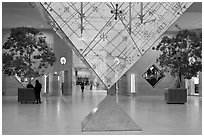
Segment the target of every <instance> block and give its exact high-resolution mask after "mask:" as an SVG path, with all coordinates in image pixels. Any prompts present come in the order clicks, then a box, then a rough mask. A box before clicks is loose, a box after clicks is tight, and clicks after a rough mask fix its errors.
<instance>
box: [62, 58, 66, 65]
mask: <svg viewBox="0 0 204 137" xmlns="http://www.w3.org/2000/svg"><path fill="white" fill-rule="evenodd" d="M66 62H67V60H66V58H65V57H61V58H60V63H61V64H62V65H64V64H66Z"/></svg>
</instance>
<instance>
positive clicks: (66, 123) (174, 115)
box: [2, 88, 202, 135]
mask: <svg viewBox="0 0 204 137" xmlns="http://www.w3.org/2000/svg"><path fill="white" fill-rule="evenodd" d="M105 96H106V93H105V92H101V91H98V90H97V91H93V92H90V91H89V90H87V91H85V92H84V93H83V94H82V93H81V92H80V89H79V88H76V89H74V90H73V95H72V96H52V97H49V96H43V97H42V101H43V102H42V104H32V103H30V104H21V103H18V102H17V97H16V96H13V97H12V96H3V97H2V134H3V135H21V134H26V135H95V134H99V135H100V134H111V135H112V134H119V135H121V134H122V135H126V134H136V135H141V134H144V135H199V134H202V98H201V97H198V96H188V102H187V103H186V104H166V103H165V102H164V97H163V96H117V97H116V102H118V104H119V105H120V106H121V107H122V108H123V110H124V111H126V112H127V113H128V114H129V116H130V117H131V118H132V119H133V120H134V121H135V122H136V124H137V125H138V126H140V127H141V128H142V131H140V132H133V131H131V132H128V131H125V132H122V131H120V132H116V131H115V132H113V131H112V132H81V121H82V120H83V119H84V118H85V117H86V116H87V115H88V114H89V112H90V111H92V110H93V109H94V108H95V107H96V106H97V105H98V104H99V103H100V102H101V101H102V100H103V99H104V97H105Z"/></svg>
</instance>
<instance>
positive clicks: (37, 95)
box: [35, 80, 42, 104]
mask: <svg viewBox="0 0 204 137" xmlns="http://www.w3.org/2000/svg"><path fill="white" fill-rule="evenodd" d="M41 89H42V85H41V84H40V82H39V81H38V80H36V81H35V96H36V100H37V104H38V103H41V99H40V92H41Z"/></svg>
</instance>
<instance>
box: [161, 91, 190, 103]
mask: <svg viewBox="0 0 204 137" xmlns="http://www.w3.org/2000/svg"><path fill="white" fill-rule="evenodd" d="M164 90H165V92H164V98H165V102H166V103H168V104H169V103H174V104H184V103H186V102H187V89H186V88H175V89H173V88H165V89H164Z"/></svg>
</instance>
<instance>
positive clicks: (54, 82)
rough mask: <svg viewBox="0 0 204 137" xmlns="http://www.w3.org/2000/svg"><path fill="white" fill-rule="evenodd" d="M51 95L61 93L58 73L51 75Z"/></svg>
mask: <svg viewBox="0 0 204 137" xmlns="http://www.w3.org/2000/svg"><path fill="white" fill-rule="evenodd" d="M49 95H51V96H56V95H59V91H58V75H57V74H53V73H52V74H50V75H49Z"/></svg>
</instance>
